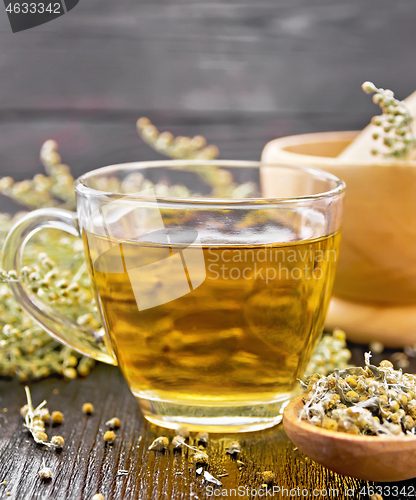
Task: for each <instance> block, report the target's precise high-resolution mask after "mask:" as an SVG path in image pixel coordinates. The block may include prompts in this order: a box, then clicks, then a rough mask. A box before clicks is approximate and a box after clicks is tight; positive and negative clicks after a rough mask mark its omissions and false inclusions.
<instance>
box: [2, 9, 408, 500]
mask: <svg viewBox="0 0 416 500" xmlns="http://www.w3.org/2000/svg"><path fill="white" fill-rule="evenodd" d="M415 26H416V3H415V0H394V2H392V1H391V0H348V1H343V2H341V1H337V0H280V1H278V0H239V1H237V0H229V1H225V0H216V1H202V0H200V1H198V0H182V1H181V0H141V1H138V0H124V1H116V0H80V3H79V5H78V6H77V7H75V8H74V9H73V10H72V11H71V12H70V13H68V14H66V15H65V16H63V17H61V18H59V19H57V20H55V21H52V22H50V23H48V24H46V25H43V26H40V27H38V28H34V29H32V30H30V31H27V32H21V33H16V34H13V33H12V32H11V29H10V26H9V24H8V20H7V17H6V14H5V12H4V11H3V10H2V6H1V9H0V176H1V175H12V176H13V177H15V178H16V179H17V180H21V179H23V178H27V177H32V176H33V175H34V174H35V173H36V172H38V171H40V169H41V166H40V163H39V160H38V154H39V149H40V146H41V144H42V143H43V141H45V140H46V139H49V138H54V139H56V140H57V141H58V142H59V144H60V151H61V153H62V156H63V158H64V161H65V162H67V163H68V164H69V165H70V166H71V167H72V169H73V172H74V174H75V175H79V174H81V173H83V172H85V171H87V170H90V169H94V168H97V167H100V166H103V165H105V164H111V163H117V162H123V161H133V160H148V159H157V158H159V155H158V154H156V153H154V152H153V151H152V150H151V149H150V148H148V147H147V146H146V145H145V144H143V143H142V142H141V140H140V139H139V138H138V136H137V133H136V130H135V122H136V119H137V118H138V117H139V116H142V115H145V116H149V117H150V118H151V119H152V121H153V122H154V123H155V124H156V125H157V126H158V127H159V128H160V129H161V130H165V129H168V130H171V131H172V132H173V133H174V134H181V135H184V134H186V135H188V134H189V135H194V134H202V135H205V136H206V137H207V139H208V141H209V142H210V143H214V144H217V145H218V146H219V148H220V152H221V155H220V156H221V157H222V158H228V159H232V158H236V159H253V160H255V159H259V157H260V154H261V150H262V148H263V146H264V144H265V143H266V142H267V141H269V140H270V139H273V138H275V137H278V136H282V135H289V134H296V133H303V132H316V131H323V130H342V129H344V130H347V129H358V128H361V127H363V126H364V125H365V124H366V123H367V122H368V121H369V119H370V117H371V116H372V115H373V114H374V113H375V112H376V108H375V107H374V105H373V104H372V102H371V99H370V98H369V97H368V96H365V95H364V93H363V92H362V91H361V88H360V85H361V83H362V82H363V81H364V80H368V79H369V80H373V81H374V82H375V83H376V84H378V85H380V86H384V87H390V88H392V89H394V91H395V92H396V95H397V96H398V97H401V98H403V97H405V96H407V95H408V94H410V93H411V92H412V91H414V90H415V89H416V65H415V64H414V61H415V56H416V35H415ZM15 209H17V206H14V205H12V204H10V203H9V202H7V201H6V200H4V199H0V210H15ZM358 350H359V354H360V355H361V350H360V349H358ZM54 388H57V389H58V390H59V393H58V394H56V395H54V394H53V393H52V390H53V389H54ZM32 392H33V396H34V400H35V401H36V402H40V400H41V399H43V398H47V399H48V400H49V402H50V404H49V407H50V408H51V409H61V410H62V411H63V412H64V413H65V417H66V421H65V424H64V426H63V427H62V429H60V432H61V433H62V435H63V436H64V437H65V439H66V442H67V447H66V449H65V450H64V451H63V452H62V454H61V455H56V454H55V453H54V452H52V453H50V452H48V450H42V449H41V448H39V447H37V446H36V445H35V444H34V443H33V442H30V441H29V440H28V439H27V436H26V434H25V433H24V431H23V430H22V429H21V423H20V420H19V417H18V416H17V414H18V410H19V408H20V406H21V405H22V404H23V403H24V391H23V387H22V386H21V385H19V384H18V383H15V382H10V381H2V382H1V383H0V398H1V399H0V433H1V436H0V482H1V481H3V480H6V481H7V484H6V485H5V486H4V487H3V486H2V485H0V498H12V499H19V500H20V499H24V500H26V499H35V498H36V499H46V498H52V499H72V498H74V499H77V498H83V499H89V498H91V496H92V495H93V494H94V493H96V492H97V491H101V492H103V493H104V494H105V496H106V499H107V500H108V499H110V498H117V499H124V498H126V499H130V498H131V499H136V498H140V499H147V498H153V499H159V498H166V499H170V498H174V499H188V498H192V499H193V500H197V498H200V499H202V498H205V497H206V490H205V487H204V485H203V484H202V483H201V480H198V479H197V478H196V477H195V472H194V469H193V468H192V467H190V468H189V467H188V462H187V459H186V454H184V456H181V455H174V454H173V453H172V452H169V453H167V454H165V455H154V454H153V453H150V452H148V451H147V447H148V446H149V444H150V442H151V441H152V439H154V437H155V436H156V435H158V434H160V432H161V431H160V430H159V431H157V430H155V429H152V428H150V427H148V426H146V425H145V424H144V422H143V419H142V418H141V416H140V414H139V412H138V408H137V405H136V403H135V401H134V399H133V397H132V396H131V394H130V393H129V391H128V388H127V387H126V384H125V382H124V381H123V380H122V378H121V376H120V374H119V372H118V370H117V368H111V367H105V366H103V365H101V366H99V367H98V368H97V369H96V370H95V371H94V372H93V373H92V375H91V376H90V377H88V378H87V379H85V380H76V381H72V382H65V381H60V380H57V379H49V380H47V381H44V382H40V383H36V384H33V387H32ZM87 400H90V401H92V402H93V403H94V404H95V405H96V408H97V411H96V413H95V414H94V415H93V416H92V417H89V418H87V417H84V416H83V415H82V413H81V412H80V408H81V405H82V404H83V403H84V402H85V401H87ZM3 408H6V409H7V412H6V411H5V410H3ZM116 413H117V415H118V416H119V417H120V418H121V420H122V429H121V430H120V432H119V438H118V439H117V441H116V444H115V445H114V447H105V446H104V443H103V441H102V438H101V434H102V431H103V429H104V422H105V421H106V420H107V419H108V418H110V417H112V416H114V415H113V414H116ZM224 439H225V438H224V437H223V436H222V437H221V436H219V437H217V438H215V439H214V440H213V442H212V444H211V450H212V451H211V454H212V455H213V456H214V457H215V459H214V462H213V464H212V468H211V471H212V472H213V473H215V474H220V473H221V472H222V469H223V468H224V469H226V471H227V472H228V473H229V474H230V475H229V476H227V477H226V478H224V479H223V483H224V486H225V487H230V486H234V485H238V484H242V485H250V486H259V484H261V481H260V480H259V476H258V475H257V473H258V472H259V471H262V470H267V469H272V470H274V471H275V472H277V474H278V479H277V480H276V483H277V484H280V485H285V486H290V487H297V486H298V485H302V486H304V487H307V488H313V487H324V486H325V485H331V486H332V487H334V486H340V487H342V488H344V486H348V487H355V488H357V487H358V486H363V485H364V484H365V483H360V482H357V481H355V480H351V479H347V480H342V479H341V478H340V477H339V476H336V475H335V474H333V473H330V472H328V471H326V470H325V469H323V468H321V467H319V466H316V465H315V464H311V463H310V462H308V461H307V460H306V459H305V457H303V456H301V455H300V454H298V453H297V452H296V451H294V450H293V445H291V443H290V442H289V441H288V440H287V438H286V437H285V435H284V432H283V431H282V429H281V427H279V428H277V429H274V430H270V431H265V432H264V433H259V434H253V435H244V436H242V437H241V442H242V444H243V453H242V457H241V458H242V460H244V461H246V462H247V468H246V469H244V470H242V471H238V469H237V467H236V464H235V462H233V461H232V460H231V459H230V458H229V457H227V456H226V455H225V454H224V450H223V448H224V442H225V441H224ZM43 457H49V458H48V464H50V465H51V467H52V469H53V470H54V477H53V479H52V481H51V482H50V483H49V484H41V482H40V480H39V479H38V478H37V471H38V470H39V467H40V464H41V462H42V458H43ZM124 469H125V470H128V474H127V476H123V475H118V471H119V470H124ZM175 472H178V474H177V475H175V474H174V473H175ZM180 472H182V474H179V473H180ZM407 484H408V485H409V484H412V482H409V483H407ZM7 492H11V495H10V497H7V496H6V493H7ZM278 497H279V496H277V498H278ZM244 498H250V496H247V497H244ZM323 498H325V497H323ZM339 498H359V495H358V492H357V489H356V490H355V494H354V497H351V496H349V497H347V496H345V494H344V493H343V492H341V494H340V495H339ZM364 498H365V496H364ZM387 498H388V497H387Z"/></svg>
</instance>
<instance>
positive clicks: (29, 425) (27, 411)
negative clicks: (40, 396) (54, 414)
mask: <svg viewBox="0 0 416 500" xmlns="http://www.w3.org/2000/svg"><path fill="white" fill-rule="evenodd" d="M25 391H26V398H27V404H26V405H25V406H24V407H23V408H22V409H21V413H22V416H23V418H24V419H25V423H24V424H23V425H24V427H26V429H28V430H29V432H30V433H31V435H32V437H33V439H34V440H35V442H36V443H38V444H42V445H44V446H47V447H48V448H61V447H62V445H63V441H64V440H63V439H62V438H61V437H60V436H54V437H53V438H52V439H51V441H48V436H47V434H46V433H45V420H48V418H49V411H48V410H47V409H46V408H45V406H46V400H45V401H42V403H40V404H39V405H38V406H37V407H36V408H33V404H32V397H31V394H30V390H29V387H25ZM58 437H59V440H58V439H57V438H58Z"/></svg>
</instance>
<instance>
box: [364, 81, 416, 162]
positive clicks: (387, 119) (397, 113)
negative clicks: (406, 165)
mask: <svg viewBox="0 0 416 500" xmlns="http://www.w3.org/2000/svg"><path fill="white" fill-rule="evenodd" d="M362 89H363V90H364V92H366V93H367V94H371V93H373V92H375V95H374V96H373V102H374V103H375V104H378V105H379V106H380V107H381V110H382V111H383V114H382V115H381V116H377V117H373V119H372V120H371V122H372V123H373V124H374V125H376V126H378V127H381V128H382V129H383V131H384V136H383V137H381V139H382V143H383V144H384V146H386V147H387V151H388V152H387V153H385V154H384V156H385V157H392V158H396V159H405V158H407V156H408V155H409V153H410V152H411V151H412V149H413V148H415V147H416V140H415V137H414V135H413V130H412V121H413V117H412V115H411V114H410V112H409V110H408V109H407V107H406V105H405V103H404V102H403V101H399V100H397V99H395V98H394V93H393V92H392V91H391V90H384V89H381V88H380V89H379V88H377V87H376V86H375V85H374V84H373V83H371V82H364V83H363V85H362ZM379 137H380V134H374V135H373V138H374V140H378V139H379ZM372 153H373V154H375V155H376V154H378V153H379V151H378V150H377V149H373V150H372Z"/></svg>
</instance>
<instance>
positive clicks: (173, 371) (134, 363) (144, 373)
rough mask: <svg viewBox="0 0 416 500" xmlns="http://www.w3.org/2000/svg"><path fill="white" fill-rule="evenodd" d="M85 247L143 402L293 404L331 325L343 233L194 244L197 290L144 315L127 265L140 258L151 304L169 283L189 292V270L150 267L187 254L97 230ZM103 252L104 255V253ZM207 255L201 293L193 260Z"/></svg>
mask: <svg viewBox="0 0 416 500" xmlns="http://www.w3.org/2000/svg"><path fill="white" fill-rule="evenodd" d="M84 242H85V244H86V245H87V247H89V250H90V256H91V260H90V262H89V264H90V272H91V275H92V279H93V283H94V287H95V292H96V296H97V300H98V302H99V309H100V310H101V314H102V317H103V320H104V322H105V324H106V329H107V331H108V334H109V338H110V342H111V346H112V348H113V350H114V352H115V354H116V357H117V359H118V362H119V364H120V368H121V370H122V371H123V373H124V376H125V378H126V380H127V382H128V383H129V385H130V387H131V389H132V392H133V393H134V394H135V395H136V396H137V397H139V398H144V399H145V400H150V401H176V402H180V403H183V404H188V403H189V404H192V405H196V406H198V405H200V406H205V405H207V406H209V405H212V406H216V405H217V406H218V405H220V406H221V405H222V406H226V405H229V406H233V405H237V406H238V405H244V404H246V405H250V404H253V405H255V404H256V403H257V404H258V403H267V402H273V401H284V400H286V399H288V397H289V395H290V392H291V391H292V389H293V387H294V385H295V383H296V379H297V378H299V377H301V376H302V374H303V371H304V369H305V367H306V363H307V362H308V361H309V358H310V356H311V353H312V351H313V349H314V347H315V345H316V342H317V340H318V338H319V335H320V333H321V330H322V327H323V323H324V318H325V314H326V310H327V306H328V302H329V298H330V292H331V288H332V283H333V280H334V274H335V267H336V261H337V257H338V247H339V243H340V234H339V233H337V234H332V235H329V236H325V237H322V238H319V239H315V240H307V241H301V242H299V241H298V242H289V243H276V244H267V245H250V244H247V245H246V246H231V245H216V246H209V247H208V246H202V247H201V246H194V247H192V246H191V247H188V248H187V249H186V252H187V256H188V257H187V258H186V259H185V260H184V261H183V263H184V264H185V276H186V279H187V280H188V281H189V287H190V289H191V291H189V292H188V293H186V294H184V295H182V296H180V297H178V298H176V299H174V300H171V301H169V302H166V303H161V304H160V305H156V306H154V307H149V308H146V309H144V310H140V309H141V308H140V303H138V302H137V300H136V295H135V293H134V291H133V288H132V283H131V277H130V276H129V274H128V272H127V271H128V267H129V265H128V263H129V262H135V266H136V267H137V268H138V270H137V272H138V273H139V274H140V276H141V280H142V281H141V282H142V283H145V289H142V296H143V297H144V299H145V302H146V300H147V298H149V297H150V298H151V297H153V296H154V297H157V294H158V293H159V292H158V290H160V291H161V292H160V293H162V294H163V290H164V286H165V283H166V282H167V281H168V282H169V283H170V286H171V287H173V288H175V287H176V286H181V285H180V281H179V278H178V275H179V274H180V273H181V272H182V274H183V269H182V271H178V268H175V269H176V270H175V269H172V270H171V271H169V269H168V268H163V269H164V270H162V271H160V272H159V273H158V272H157V271H155V269H154V268H152V266H147V264H149V263H152V262H155V261H157V260H158V259H159V258H160V259H161V258H163V256H164V257H165V258H166V256H167V258H166V262H168V261H169V256H170V257H174V256H175V255H178V253H179V252H180V250H183V248H181V247H180V246H176V247H172V246H171V247H167V246H166V245H160V244H156V243H151V242H147V243H143V242H134V241H133V242H132V241H128V242H121V241H120V240H110V239H108V238H103V237H102V236H98V235H95V234H91V233H86V234H85V235H84ZM97 248H101V250H100V251H101V252H103V253H101V255H99V256H98V257H97V255H98V254H99V253H100V252H98V254H97V251H96V249H97ZM105 248H107V250H106V251H103V249H105ZM201 251H202V252H203V256H204V260H205V270H206V277H205V279H204V280H203V282H202V283H201V284H200V285H199V286H197V287H196V288H194V289H192V288H193V286H192V283H191V282H192V276H190V274H191V273H190V271H191V270H188V269H186V263H185V261H189V256H191V257H192V256H193V255H195V257H196V258H198V256H197V253H198V255H201ZM189 252H190V253H189ZM87 254H89V252H87ZM120 256H121V259H120ZM149 269H151V270H149ZM166 269H168V270H166ZM205 270H204V272H205ZM188 271H189V272H188ZM178 293H179V292H178ZM143 294H144V295H143ZM162 301H163V296H162Z"/></svg>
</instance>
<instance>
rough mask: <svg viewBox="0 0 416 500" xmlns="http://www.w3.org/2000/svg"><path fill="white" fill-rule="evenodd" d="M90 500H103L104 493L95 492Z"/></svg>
mask: <svg viewBox="0 0 416 500" xmlns="http://www.w3.org/2000/svg"><path fill="white" fill-rule="evenodd" d="M91 500H104V495H102V494H101V493H96V494H95V495H94V496H93V497H92V498H91Z"/></svg>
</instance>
